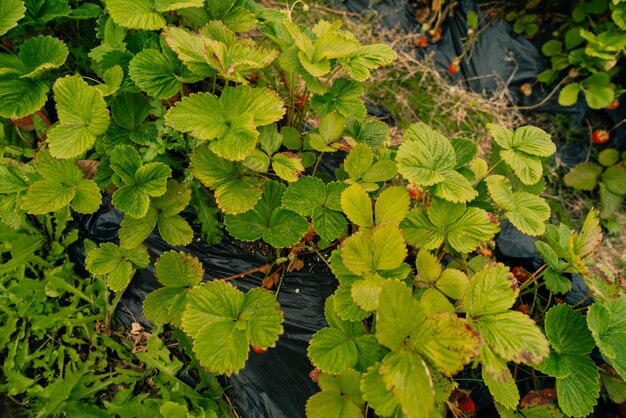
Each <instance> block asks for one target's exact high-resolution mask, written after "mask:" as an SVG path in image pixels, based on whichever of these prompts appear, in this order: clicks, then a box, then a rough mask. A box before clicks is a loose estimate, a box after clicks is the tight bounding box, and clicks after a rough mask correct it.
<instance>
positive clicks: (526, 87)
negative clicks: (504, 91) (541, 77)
mask: <svg viewBox="0 0 626 418" xmlns="http://www.w3.org/2000/svg"><path fill="white" fill-rule="evenodd" d="M519 91H521V92H522V94H523V95H524V96H530V95H532V94H533V86H532V84H530V83H524V84H522V86H521V87H520V88H519Z"/></svg>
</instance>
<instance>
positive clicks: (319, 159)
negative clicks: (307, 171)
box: [311, 154, 322, 177]
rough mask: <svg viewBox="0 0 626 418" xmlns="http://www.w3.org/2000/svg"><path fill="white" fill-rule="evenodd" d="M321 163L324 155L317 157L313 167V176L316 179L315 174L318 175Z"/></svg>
mask: <svg viewBox="0 0 626 418" xmlns="http://www.w3.org/2000/svg"><path fill="white" fill-rule="evenodd" d="M320 161H322V154H320V155H318V156H317V161H315V166H314V167H313V173H312V174H311V176H313V177H315V173H317V166H318V165H320Z"/></svg>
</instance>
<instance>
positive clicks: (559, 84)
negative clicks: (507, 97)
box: [503, 76, 568, 110]
mask: <svg viewBox="0 0 626 418" xmlns="http://www.w3.org/2000/svg"><path fill="white" fill-rule="evenodd" d="M567 78H568V77H567V76H565V77H563V79H562V80H561V81H559V83H558V84H557V85H556V86H554V88H553V89H552V91H551V92H550V93H549V94H548V95H547V96H546V97H545V98H544V99H543V100H542V101H540V102H539V103H535V104H534V105H530V106H509V107H504V108H503V110H533V109H536V108H538V107H541V106H543V105H544V104H546V103H548V100H550V99H551V98H552V96H554V94H555V93H556V92H557V91H559V87H561V84H563V83H564V82H565V80H567Z"/></svg>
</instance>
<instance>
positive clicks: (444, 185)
mask: <svg viewBox="0 0 626 418" xmlns="http://www.w3.org/2000/svg"><path fill="white" fill-rule="evenodd" d="M404 141H405V142H404V143H403V144H402V145H400V148H399V149H398V157H397V160H398V171H399V172H400V174H402V176H404V177H405V178H406V179H407V180H409V181H410V182H411V183H414V184H416V185H420V186H424V187H429V188H430V190H431V191H432V193H433V195H435V196H437V197H439V198H441V199H445V200H447V201H450V202H455V203H464V202H468V201H470V200H472V199H474V198H475V197H476V196H478V193H477V192H476V190H474V188H473V187H472V184H471V183H470V181H469V180H468V179H467V178H465V177H464V176H463V175H462V174H461V173H459V172H458V171H457V170H458V169H459V168H461V167H458V166H457V158H456V153H455V149H454V147H453V146H452V143H451V142H450V141H449V140H448V139H447V138H446V137H444V136H443V135H441V134H440V133H438V132H436V131H434V130H433V129H431V128H429V127H428V126H426V125H425V124H423V123H418V124H414V125H411V126H410V127H409V129H408V130H407V131H406V132H405V134H404ZM471 159H473V156H471V157H470V158H469V160H471ZM467 162H469V161H466V162H465V163H466V164H467Z"/></svg>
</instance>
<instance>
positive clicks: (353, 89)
mask: <svg viewBox="0 0 626 418" xmlns="http://www.w3.org/2000/svg"><path fill="white" fill-rule="evenodd" d="M363 93H364V89H363V86H361V85H360V84H359V83H357V82H356V81H352V80H348V79H345V78H338V79H336V80H335V81H334V83H333V85H332V86H331V87H330V89H329V91H328V92H327V93H325V94H323V95H318V94H316V95H314V96H313V98H312V99H311V105H312V106H313V109H314V110H315V112H317V113H318V114H319V115H321V116H324V115H327V114H329V113H331V112H332V111H337V112H339V113H341V114H342V115H343V116H345V117H349V118H353V119H357V120H363V118H365V115H366V114H367V110H366V109H365V105H364V104H363V102H362V101H361V96H362V95H363Z"/></svg>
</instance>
